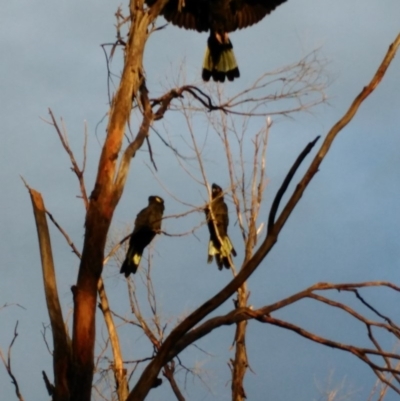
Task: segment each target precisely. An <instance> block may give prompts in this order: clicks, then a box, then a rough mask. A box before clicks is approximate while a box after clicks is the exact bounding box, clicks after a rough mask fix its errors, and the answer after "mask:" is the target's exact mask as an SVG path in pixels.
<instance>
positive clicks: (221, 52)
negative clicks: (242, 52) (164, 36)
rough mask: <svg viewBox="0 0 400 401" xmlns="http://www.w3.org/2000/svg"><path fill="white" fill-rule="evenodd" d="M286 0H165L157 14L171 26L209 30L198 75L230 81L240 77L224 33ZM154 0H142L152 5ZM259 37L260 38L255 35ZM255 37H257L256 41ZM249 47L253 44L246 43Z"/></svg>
mask: <svg viewBox="0 0 400 401" xmlns="http://www.w3.org/2000/svg"><path fill="white" fill-rule="evenodd" d="M285 1H286V0H169V1H168V2H167V3H166V5H165V6H164V8H163V9H162V10H161V14H162V15H163V16H164V18H165V19H166V20H167V21H168V22H171V23H172V24H174V25H177V26H178V27H180V28H185V29H194V30H197V31H199V32H208V31H210V36H209V38H208V46H207V49H206V54H205V56H204V62H203V73H202V77H203V79H204V81H208V80H209V79H210V77H212V78H213V80H214V81H220V82H224V81H225V77H227V78H228V80H229V81H233V80H234V79H235V78H238V77H239V76H240V74H239V68H238V66H237V63H236V59H235V55H234V53H233V50H232V43H231V41H230V40H229V37H228V32H233V31H235V30H236V29H242V28H246V27H248V26H250V25H253V24H255V23H257V22H259V21H261V20H262V19H263V18H264V17H265V16H266V15H267V14H269V13H270V12H271V11H273V10H274V9H275V8H276V7H278V6H279V5H280V4H282V3H284V2H285ZM155 2H156V0H146V3H147V4H148V5H149V6H152V5H153V4H154V3H155ZM259 39H261V38H259ZM259 39H258V40H259ZM250 45H251V46H252V45H253V43H251V44H250Z"/></svg>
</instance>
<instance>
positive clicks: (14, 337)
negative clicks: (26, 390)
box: [0, 320, 24, 401]
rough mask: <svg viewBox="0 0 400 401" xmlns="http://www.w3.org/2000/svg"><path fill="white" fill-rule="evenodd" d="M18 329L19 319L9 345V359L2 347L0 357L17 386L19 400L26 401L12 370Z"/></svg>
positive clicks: (16, 391)
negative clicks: (12, 350)
mask: <svg viewBox="0 0 400 401" xmlns="http://www.w3.org/2000/svg"><path fill="white" fill-rule="evenodd" d="M17 329H18V320H17V323H16V324H15V328H14V336H13V339H12V340H11V343H10V345H9V347H8V352H7V360H6V359H5V357H4V355H3V352H2V351H1V349H0V358H1V360H2V362H3V365H4V367H5V368H6V370H7V373H8V375H9V376H10V378H11V383H12V384H13V385H14V387H15V394H16V395H17V398H18V400H19V401H24V397H22V394H21V392H20V390H19V385H18V381H17V379H16V377H15V376H14V374H13V372H12V369H11V348H12V346H13V345H14V342H15V340H16V339H17V337H18V331H17Z"/></svg>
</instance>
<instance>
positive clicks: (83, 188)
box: [49, 109, 89, 209]
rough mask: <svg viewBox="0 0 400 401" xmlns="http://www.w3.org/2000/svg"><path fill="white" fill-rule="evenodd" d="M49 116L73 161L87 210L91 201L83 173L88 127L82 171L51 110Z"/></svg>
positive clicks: (73, 169) (73, 167)
mask: <svg viewBox="0 0 400 401" xmlns="http://www.w3.org/2000/svg"><path fill="white" fill-rule="evenodd" d="M49 114H50V117H51V121H52V125H53V127H54V128H55V130H56V132H57V134H58V137H59V138H60V141H61V144H62V145H63V148H64V150H65V151H66V152H67V154H68V156H69V159H70V161H71V164H72V168H71V170H72V171H73V172H74V173H75V175H76V176H77V178H78V181H79V187H80V190H81V195H82V199H83V202H84V204H85V209H87V208H88V205H89V200H88V197H87V194H86V186H85V179H84V176H83V173H84V171H85V166H86V144H87V129H86V126H85V141H84V145H83V150H84V156H83V166H82V169H80V168H79V166H78V163H77V162H76V159H75V156H74V154H73V152H72V150H71V148H70V146H69V143H68V138H67V135H66V132H64V134H63V133H62V132H61V129H60V127H59V126H58V123H57V121H56V119H55V117H54V115H53V112H52V111H51V109H49Z"/></svg>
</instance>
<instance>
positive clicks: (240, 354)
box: [231, 283, 249, 401]
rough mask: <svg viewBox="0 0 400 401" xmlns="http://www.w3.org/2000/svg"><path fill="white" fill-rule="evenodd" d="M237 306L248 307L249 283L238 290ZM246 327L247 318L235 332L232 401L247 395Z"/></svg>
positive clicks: (241, 399) (237, 400)
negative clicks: (245, 385)
mask: <svg viewBox="0 0 400 401" xmlns="http://www.w3.org/2000/svg"><path fill="white" fill-rule="evenodd" d="M237 307H238V308H242V307H243V308H245V307H247V284H246V283H244V284H243V285H242V286H241V287H240V288H239V291H238V299H237ZM246 328H247V320H243V321H241V322H239V323H237V324H236V333H235V344H236V352H235V360H234V361H231V363H232V386H231V388H232V401H243V400H244V399H245V398H247V397H246V392H245V391H244V386H243V381H244V376H245V374H246V371H247V368H248V366H249V364H248V360H247V350H246Z"/></svg>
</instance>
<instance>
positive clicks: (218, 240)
mask: <svg viewBox="0 0 400 401" xmlns="http://www.w3.org/2000/svg"><path fill="white" fill-rule="evenodd" d="M211 197H212V202H211V205H210V207H207V208H206V209H205V213H206V219H207V225H208V230H209V231H210V242H209V244H208V259H207V262H208V263H211V262H212V260H213V256H215V260H216V261H217V265H218V269H219V270H222V266H225V267H226V268H227V269H229V268H230V267H231V260H230V255H231V254H232V255H233V256H236V251H235V248H234V247H233V245H232V242H231V240H230V239H229V237H228V225H229V216H228V206H226V203H225V202H224V195H223V192H222V188H221V187H220V186H218V185H217V184H212V195H211ZM210 208H211V212H212V215H211V212H210ZM213 218H214V221H213Z"/></svg>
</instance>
